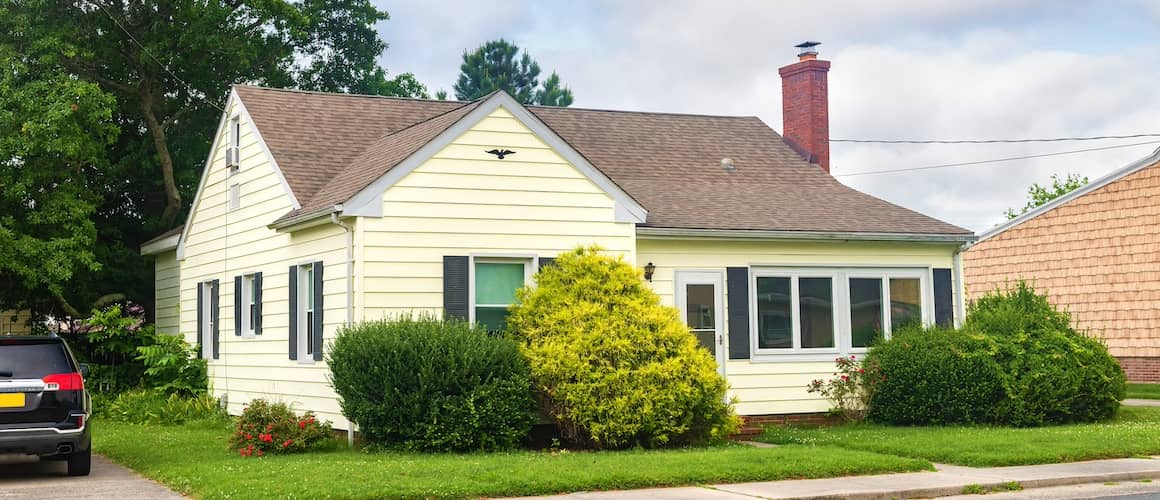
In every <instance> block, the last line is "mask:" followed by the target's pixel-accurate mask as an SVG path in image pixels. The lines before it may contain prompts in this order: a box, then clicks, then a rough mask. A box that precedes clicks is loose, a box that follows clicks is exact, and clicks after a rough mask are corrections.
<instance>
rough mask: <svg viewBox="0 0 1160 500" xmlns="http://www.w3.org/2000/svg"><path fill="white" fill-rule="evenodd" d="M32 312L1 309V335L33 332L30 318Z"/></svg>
mask: <svg viewBox="0 0 1160 500" xmlns="http://www.w3.org/2000/svg"><path fill="white" fill-rule="evenodd" d="M31 318H32V314H31V313H30V312H29V311H28V310H27V309H25V310H20V311H0V335H27V334H30V333H32V326H31V325H29V324H28V320H30V319H31Z"/></svg>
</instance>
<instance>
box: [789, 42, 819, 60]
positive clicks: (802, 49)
mask: <svg viewBox="0 0 1160 500" xmlns="http://www.w3.org/2000/svg"><path fill="white" fill-rule="evenodd" d="M821 44H822V42H815V41H813V40H806V41H804V42H802V43H799V44H797V45H794V47H797V48H798V49H799V50H798V57H802V56H807V55H810V56H816V55H818V49H817V48H816V47H817V46H818V45H821Z"/></svg>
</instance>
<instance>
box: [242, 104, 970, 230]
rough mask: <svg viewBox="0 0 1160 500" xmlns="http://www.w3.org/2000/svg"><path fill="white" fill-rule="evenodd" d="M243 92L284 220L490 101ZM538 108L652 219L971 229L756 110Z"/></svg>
mask: <svg viewBox="0 0 1160 500" xmlns="http://www.w3.org/2000/svg"><path fill="white" fill-rule="evenodd" d="M238 94H239V96H240V97H241V98H242V101H243V102H244V103H245V105H246V108H247V110H248V111H249V113H250V115H251V116H252V117H253V119H254V121H255V122H256V123H257V125H258V127H259V130H260V131H261V134H262V137H263V139H265V141H266V143H267V145H268V146H269V148H270V151H271V153H272V154H273V155H274V158H275V159H276V160H277V162H278V165H279V167H281V168H282V171H283V173H284V174H285V176H286V178H287V182H289V183H290V186H291V189H292V190H293V191H294V193H295V195H296V196H297V197H298V200H299V202H300V204H301V205H302V207H303V208H302V209H301V210H297V211H295V212H293V213H291V214H287V215H286V216H284V217H283V219H285V218H287V217H291V216H293V215H297V214H299V213H307V212H309V211H311V210H315V209H319V208H323V207H326V206H329V205H333V204H335V203H342V202H344V201H346V200H347V199H348V198H349V197H350V196H352V195H354V194H355V193H357V192H358V191H359V190H361V189H362V188H363V187H366V186H367V185H369V184H370V183H371V182H373V181H374V180H375V179H377V178H378V177H379V176H381V175H383V174H384V173H386V172H387V171H389V170H390V168H392V167H394V166H395V165H396V164H398V163H399V162H400V161H402V160H403V159H405V158H406V157H407V156H410V155H411V154H412V153H413V152H415V151H416V150H418V149H419V148H420V147H422V146H423V144H426V143H427V142H428V141H430V140H431V139H432V138H434V137H435V136H437V135H438V134H439V133H440V132H442V131H444V130H446V129H447V128H448V127H450V126H451V125H452V124H454V123H455V121H457V120H458V119H460V118H462V117H463V116H464V115H466V114H467V113H468V112H470V111H471V109H474V106H475V104H477V103H478V102H480V101H476V103H475V104H467V105H465V103H461V102H447V101H423V100H412V99H396V98H382V97H367V96H351V95H344V94H323V93H311V92H298V91H286V90H277V89H263V88H258V87H238ZM528 109H529V111H531V112H532V113H533V114H535V115H536V116H537V117H538V118H539V119H540V120H542V121H543V122H544V123H545V124H546V125H547V126H548V127H549V128H551V129H552V130H553V131H555V132H556V133H557V134H558V135H559V136H560V137H561V138H562V139H563V140H565V141H566V142H568V143H569V145H571V146H572V147H573V148H574V149H576V150H577V151H578V152H579V153H580V154H582V155H583V156H584V157H585V158H587V159H588V161H589V162H591V163H592V165H594V166H595V167H596V168H597V169H599V170H600V171H601V172H603V173H604V174H605V175H606V176H608V177H609V178H610V179H612V181H613V182H615V183H616V184H617V185H619V186H620V187H621V189H623V190H625V191H626V192H627V193H628V194H629V195H631V196H632V197H633V198H634V199H635V200H637V201H638V202H639V203H640V204H641V205H643V206H644V208H645V209H647V210H648V211H649V213H648V221H647V222H646V223H645V224H644V225H645V226H648V227H660V228H682V229H741V230H773V231H818V232H866V233H913V234H948V235H950V234H953V235H967V234H971V232H970V231H968V230H966V229H963V228H960V227H957V226H954V225H951V224H947V223H945V222H942V221H939V220H937V219H934V218H931V217H928V216H925V215H923V214H920V213H918V212H914V211H912V210H908V209H905V208H902V207H899V206H897V205H894V204H891V203H889V202H886V201H883V200H880V199H878V198H875V197H873V196H870V195H867V194H864V193H861V192H859V191H856V190H854V189H852V188H849V187H847V186H845V185H843V184H841V183H840V182H838V181H837V180H836V179H834V178H833V177H831V176H830V175H828V174H826V173H825V172H823V171H822V170H821V169H820V168H818V167H817V166H816V165H812V164H810V163H808V162H806V161H805V160H803V159H802V157H801V156H800V155H799V154H798V153H797V152H795V151H794V150H793V149H792V148H790V147H789V146H788V145H787V144H786V143H785V141H784V140H783V139H782V137H781V136H780V135H778V134H777V133H776V132H774V131H773V130H772V129H770V128H769V127H768V126H766V125H765V124H764V123H763V122H762V121H761V120H759V119H757V118H755V117H723V116H702V115H681V114H666V113H640V112H624V111H602V110H588V109H577V108H553V107H540V106H528ZM722 158H731V159H733V161H734V164H735V165H736V168H735V169H734V170H733V171H726V170H725V169H723V168H722V167H721V159H722Z"/></svg>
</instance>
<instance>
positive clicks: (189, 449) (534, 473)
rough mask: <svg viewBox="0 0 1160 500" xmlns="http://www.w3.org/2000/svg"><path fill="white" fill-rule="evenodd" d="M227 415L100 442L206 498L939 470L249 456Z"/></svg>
mask: <svg viewBox="0 0 1160 500" xmlns="http://www.w3.org/2000/svg"><path fill="white" fill-rule="evenodd" d="M229 431H230V429H228V428H226V427H224V426H222V425H221V424H212V425H211V424H186V425H184V426H171V427H166V426H147V425H137V424H122V423H114V422H105V421H98V422H96V425H95V426H94V433H93V440H94V449H95V451H96V452H97V453H100V454H102V455H105V456H106V457H109V458H110V459H112V460H113V461H116V462H118V463H121V464H123V465H126V466H128V467H130V468H133V469H135V470H136V471H138V472H139V473H141V474H143V475H145V476H147V477H149V478H152V479H155V480H157V481H160V482H162V483H164V484H165V485H167V486H169V487H170V488H173V489H174V490H176V491H178V492H180V493H183V494H187V495H192V496H194V497H198V498H227V497H228V498H271V497H277V498H313V497H321V496H330V497H337V498H425V497H480V496H506V495H513V496H514V495H535V494H551V493H564V492H573V491H588V490H609V489H627V488H642V487H652V486H680V485H693V484H708V483H728V482H743V481H772V480H779V479H795V478H818V477H833V476H846V475H856V474H876V473H885V472H904V471H920V470H932V466H931V464H930V463H929V462H927V461H926V460H921V459H913V458H904V457H897V456H889V455H882V454H878V453H875V452H871V451H856V450H849V449H844V448H841V447H839V446H829V445H822V446H805V445H789V446H780V447H777V448H754V447H750V446H743V445H723V446H718V447H710V448H688V449H676V450H661V451H640V450H638V451H622V452H561V453H549V452H533V451H519V452H508V453H491V454H421V453H402V452H364V451H359V450H351V449H348V448H345V446H344V445H339V444H337V443H336V444H335V445H334V446H332V447H331V449H330V450H328V451H322V452H316V453H307V454H299V455H287V456H267V457H263V458H242V457H239V456H238V455H237V454H236V453H233V452H230V451H228V450H227V449H226V439H227V437H228V435H229Z"/></svg>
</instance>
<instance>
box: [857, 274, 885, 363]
mask: <svg viewBox="0 0 1160 500" xmlns="http://www.w3.org/2000/svg"><path fill="white" fill-rule="evenodd" d="M850 334H851V337H852V338H851V342H852V344H853V346H854V347H870V344H871V343H873V342H874V339H875V338H876V337H878V336H879V335H881V334H882V280H881V279H880V278H850Z"/></svg>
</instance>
